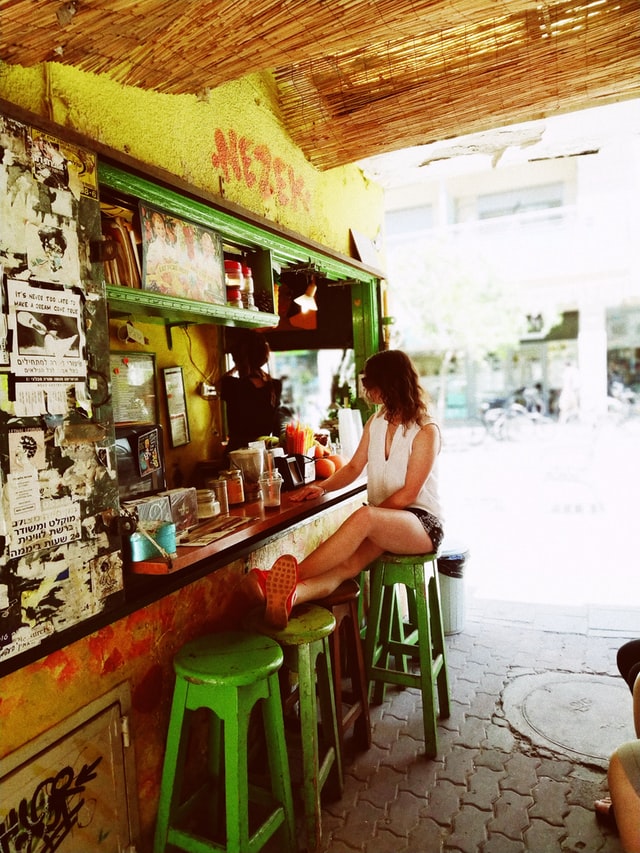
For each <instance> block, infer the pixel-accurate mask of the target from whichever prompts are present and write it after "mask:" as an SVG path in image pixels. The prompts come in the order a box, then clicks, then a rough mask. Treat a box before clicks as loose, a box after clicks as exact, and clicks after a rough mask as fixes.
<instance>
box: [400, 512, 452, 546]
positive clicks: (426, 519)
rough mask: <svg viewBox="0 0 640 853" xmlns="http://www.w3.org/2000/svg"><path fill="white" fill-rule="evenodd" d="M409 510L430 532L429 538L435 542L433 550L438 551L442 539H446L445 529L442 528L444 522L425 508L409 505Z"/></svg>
mask: <svg viewBox="0 0 640 853" xmlns="http://www.w3.org/2000/svg"><path fill="white" fill-rule="evenodd" d="M406 509H407V512H412V513H413V514H414V515H415V517H416V518H417V519H419V520H420V522H421V523H422V526H423V527H424V529H425V530H426V531H427V533H428V534H429V538H430V539H431V541H432V542H433V550H434V551H438V550H439V549H440V545H442V540H443V539H444V530H443V529H442V524H441V523H440V520H439V519H437V518H436V517H435V515H431V513H430V512H427V511H426V510H425V509H418V507H415V506H408V507H407V508H406Z"/></svg>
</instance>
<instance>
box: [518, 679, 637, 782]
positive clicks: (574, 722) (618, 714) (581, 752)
mask: <svg viewBox="0 0 640 853" xmlns="http://www.w3.org/2000/svg"><path fill="white" fill-rule="evenodd" d="M503 707H504V713H505V716H506V718H507V720H508V721H509V723H510V724H511V725H512V726H513V727H514V728H515V729H516V730H517V731H519V732H520V733H521V734H523V735H524V736H525V737H527V738H529V739H530V740H531V741H532V742H533V743H534V744H537V745H541V746H546V747H548V748H549V749H551V750H554V751H555V752H561V753H563V754H565V755H568V756H569V757H570V758H573V759H575V758H576V757H579V756H582V757H583V758H584V759H585V760H586V761H587V762H588V763H596V764H599V765H602V766H604V767H606V766H607V764H608V762H609V756H610V755H611V753H612V752H613V750H614V749H615V748H616V747H617V746H619V745H620V744H621V743H624V742H625V741H627V740H633V739H634V738H635V734H634V730H633V718H632V701H631V693H630V692H629V688H628V687H627V686H626V684H625V683H624V681H623V680H622V679H621V678H613V677H609V676H600V675H583V674H581V673H566V672H563V673H549V672H546V673H541V674H539V675H521V676H520V677H519V678H516V679H515V680H514V681H512V682H511V683H510V684H508V685H507V687H506V688H505V690H504V693H503Z"/></svg>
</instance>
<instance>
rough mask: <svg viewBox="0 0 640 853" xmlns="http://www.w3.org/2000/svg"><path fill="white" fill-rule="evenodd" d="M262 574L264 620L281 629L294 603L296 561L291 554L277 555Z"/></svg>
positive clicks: (296, 575) (296, 574) (285, 623)
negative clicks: (271, 564)
mask: <svg viewBox="0 0 640 853" xmlns="http://www.w3.org/2000/svg"><path fill="white" fill-rule="evenodd" d="M264 576H265V581H266V599H267V604H266V608H265V621H266V622H267V624H268V625H271V627H272V628H276V629H277V630H279V631H282V630H283V629H284V628H286V627H287V624H288V622H289V615H290V613H291V609H292V607H293V605H294V603H295V596H296V587H297V585H298V561H297V560H296V558H295V557H293V556H292V555H291V554H284V555H283V556H281V557H278V559H277V560H276V561H275V563H274V564H273V566H272V567H271V571H269V572H265V573H264Z"/></svg>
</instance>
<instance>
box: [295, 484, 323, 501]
mask: <svg viewBox="0 0 640 853" xmlns="http://www.w3.org/2000/svg"><path fill="white" fill-rule="evenodd" d="M326 493H327V490H326V489H325V488H324V486H321V485H320V483H309V484H308V485H306V486H302V487H301V488H299V489H296V490H295V491H294V492H291V494H290V498H291V500H292V501H311V500H313V499H314V498H321V497H322V495H325V494H326Z"/></svg>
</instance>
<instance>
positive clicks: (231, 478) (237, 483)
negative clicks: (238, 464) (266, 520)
mask: <svg viewBox="0 0 640 853" xmlns="http://www.w3.org/2000/svg"><path fill="white" fill-rule="evenodd" d="M220 476H221V477H224V479H225V480H226V481H227V495H228V498H229V506H233V505H234V504H242V503H244V484H243V482H242V471H240V469H239V468H237V469H236V468H230V469H229V470H228V471H220Z"/></svg>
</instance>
